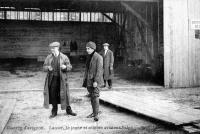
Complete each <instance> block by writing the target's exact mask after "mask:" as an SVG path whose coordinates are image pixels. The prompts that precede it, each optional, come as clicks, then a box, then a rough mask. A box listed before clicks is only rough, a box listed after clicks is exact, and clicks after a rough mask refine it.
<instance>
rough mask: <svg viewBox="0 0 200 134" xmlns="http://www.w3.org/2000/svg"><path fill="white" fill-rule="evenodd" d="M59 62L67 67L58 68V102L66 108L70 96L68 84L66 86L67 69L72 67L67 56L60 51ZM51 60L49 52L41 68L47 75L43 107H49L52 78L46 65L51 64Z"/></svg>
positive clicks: (62, 107) (51, 56)
mask: <svg viewBox="0 0 200 134" xmlns="http://www.w3.org/2000/svg"><path fill="white" fill-rule="evenodd" d="M59 58H60V60H59V64H60V66H61V65H66V66H67V68H66V69H64V70H62V69H60V103H61V109H62V110H64V109H66V107H67V106H69V105H70V96H69V86H68V82H67V81H68V78H67V71H70V70H71V69H72V65H71V64H70V61H69V58H68V57H67V56H66V55H64V54H63V53H61V52H60V55H59ZM52 61H53V55H52V54H50V55H48V56H47V58H46V59H45V62H44V65H43V68H44V70H45V71H47V76H46V79H45V86H44V104H43V106H44V107H45V108H49V87H50V84H51V81H52V78H53V73H52V72H51V71H49V70H48V66H51V64H52Z"/></svg>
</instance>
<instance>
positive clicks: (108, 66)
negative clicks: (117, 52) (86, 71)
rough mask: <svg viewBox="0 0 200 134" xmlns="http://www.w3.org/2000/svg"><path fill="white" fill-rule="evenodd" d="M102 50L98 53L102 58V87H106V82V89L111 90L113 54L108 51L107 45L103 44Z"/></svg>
mask: <svg viewBox="0 0 200 134" xmlns="http://www.w3.org/2000/svg"><path fill="white" fill-rule="evenodd" d="M103 48H104V50H103V51H101V52H100V54H101V55H102V57H103V70H104V71H103V79H104V87H106V82H107V83H108V88H109V89H112V78H113V64H114V56H113V52H112V51H111V50H110V49H109V44H108V43H104V44H103Z"/></svg>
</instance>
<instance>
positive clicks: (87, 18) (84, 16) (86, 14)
mask: <svg viewBox="0 0 200 134" xmlns="http://www.w3.org/2000/svg"><path fill="white" fill-rule="evenodd" d="M81 21H84V22H90V12H81Z"/></svg>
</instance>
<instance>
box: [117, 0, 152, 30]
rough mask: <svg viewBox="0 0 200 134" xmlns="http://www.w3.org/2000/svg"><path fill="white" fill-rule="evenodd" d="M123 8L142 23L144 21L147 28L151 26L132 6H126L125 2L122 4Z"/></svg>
mask: <svg viewBox="0 0 200 134" xmlns="http://www.w3.org/2000/svg"><path fill="white" fill-rule="evenodd" d="M121 4H122V6H124V7H125V8H126V9H127V10H128V11H129V12H130V13H131V14H132V15H134V16H135V17H137V18H138V19H139V20H140V21H142V22H143V23H144V24H145V25H146V26H147V27H150V26H149V23H148V22H147V21H146V19H144V18H143V17H142V16H141V15H140V14H139V13H138V12H137V11H135V10H134V9H133V8H132V7H131V6H129V5H128V4H126V3H125V2H121Z"/></svg>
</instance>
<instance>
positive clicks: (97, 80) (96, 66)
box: [83, 41, 104, 121]
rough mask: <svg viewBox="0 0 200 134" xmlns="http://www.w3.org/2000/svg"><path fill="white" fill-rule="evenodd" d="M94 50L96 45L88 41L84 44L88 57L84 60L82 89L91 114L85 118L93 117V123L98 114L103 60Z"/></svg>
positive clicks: (96, 119)
mask: <svg viewBox="0 0 200 134" xmlns="http://www.w3.org/2000/svg"><path fill="white" fill-rule="evenodd" d="M95 50H96V44H95V43H94V42H92V41H89V42H88V43H87V44H86V51H87V53H88V57H87V60H86V69H85V75H84V79H83V87H86V88H87V90H88V92H89V94H90V99H91V105H92V110H93V112H92V113H91V114H90V115H88V116H87V118H92V117H94V121H98V120H99V117H98V113H99V92H100V87H101V86H102V85H103V83H104V82H103V58H102V56H101V55H99V54H98V53H97V52H95Z"/></svg>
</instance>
